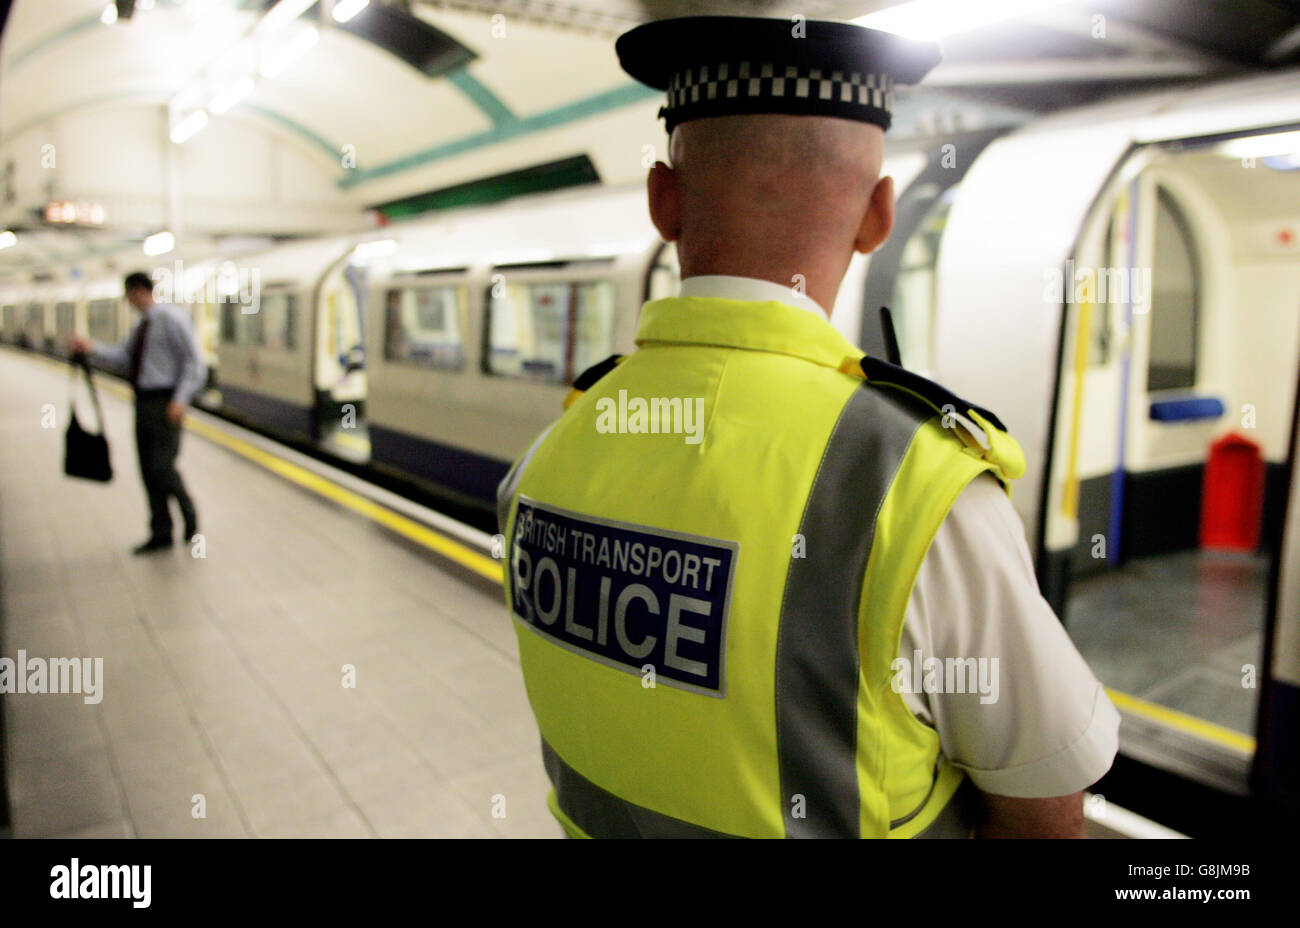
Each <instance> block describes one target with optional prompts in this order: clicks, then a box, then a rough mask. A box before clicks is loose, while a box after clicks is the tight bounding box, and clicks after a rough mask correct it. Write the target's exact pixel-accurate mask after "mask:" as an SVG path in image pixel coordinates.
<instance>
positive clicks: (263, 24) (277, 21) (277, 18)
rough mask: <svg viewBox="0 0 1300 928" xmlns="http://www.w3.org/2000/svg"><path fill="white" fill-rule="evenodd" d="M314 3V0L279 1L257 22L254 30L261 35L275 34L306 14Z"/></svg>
mask: <svg viewBox="0 0 1300 928" xmlns="http://www.w3.org/2000/svg"><path fill="white" fill-rule="evenodd" d="M315 2H316V0H280V2H279V3H277V4H276V5H275V6H273V7H271V9H270V10H268V11H267V13H266V15H265V16H263V17H262V18H261V20H259V21H258V23H257V26H256V27H255V28H256V29H257V31H259V32H263V33H268V32H275V31H276V30H277V29H281V28H283V27H285V26H287V25H289V23H291V22H293V21H294V20H295V19H297V18H298V17H299V16H301V15H302V14H303V13H306V12H307V11H308V10H309V9H311V7H312V4H314V3H315Z"/></svg>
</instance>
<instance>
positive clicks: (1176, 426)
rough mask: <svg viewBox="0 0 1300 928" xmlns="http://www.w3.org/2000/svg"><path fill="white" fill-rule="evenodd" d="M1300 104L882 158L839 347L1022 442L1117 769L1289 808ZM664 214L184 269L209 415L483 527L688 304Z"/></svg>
mask: <svg viewBox="0 0 1300 928" xmlns="http://www.w3.org/2000/svg"><path fill="white" fill-rule="evenodd" d="M1296 77H1297V75H1296V74H1295V73H1289V74H1284V75H1281V76H1275V77H1263V78H1248V79H1242V80H1235V81H1228V82H1224V83H1220V84H1213V85H1207V86H1202V87H1197V88H1191V89H1181V90H1177V91H1164V92H1161V93H1160V94H1158V95H1151V96H1144V97H1137V98H1131V99H1124V100H1120V101H1113V102H1107V103H1102V104H1097V105H1093V106H1090V107H1087V108H1084V109H1079V110H1074V111H1068V112H1062V113H1059V114H1056V115H1053V116H1050V117H1046V118H1042V119H1038V120H1035V121H1033V122H1031V123H1029V124H1027V125H1025V126H1021V127H1019V128H1016V129H1014V130H1010V131H1008V130H1002V129H991V130H987V131H981V132H969V133H962V134H957V135H953V136H950V137H948V138H946V139H944V140H942V141H937V142H934V143H932V144H928V145H927V144H921V143H914V144H912V145H910V146H907V147H900V148H892V149H891V150H890V153H889V156H888V158H887V160H886V164H885V170H886V171H887V172H888V173H890V174H892V175H893V176H894V177H895V180H896V187H897V189H898V191H899V200H898V210H897V212H898V219H897V224H896V229H895V233H894V235H893V236H891V238H890V240H889V241H888V242H887V243H886V244H885V245H884V246H883V247H882V248H881V249H880V250H879V251H877V252H876V253H875V254H874V255H872V256H871V257H870V258H869V259H867V258H864V257H862V256H858V257H856V258H855V260H854V262H853V264H852V265H851V267H850V269H849V272H848V275H847V277H846V279H845V282H844V285H843V287H842V288H841V291H840V293H839V297H838V300H837V303H836V306H835V307H834V312H833V314H832V317H831V318H832V322H833V324H835V325H836V326H837V328H839V329H840V330H841V331H842V332H844V334H845V335H846V336H847V337H849V338H850V339H851V340H853V341H854V342H856V343H857V344H860V345H861V346H862V347H863V348H864V349H865V350H867V351H868V352H869V353H872V354H876V355H885V354H886V353H887V351H888V352H889V353H892V354H894V355H895V356H896V357H898V358H899V359H900V362H901V363H902V365H903V366H905V367H907V368H909V369H911V370H914V371H917V372H919V373H921V374H924V375H926V376H930V377H933V378H934V379H936V380H939V381H941V382H943V383H944V384H945V385H946V386H948V387H950V388H951V389H953V390H954V391H955V392H956V393H957V394H958V395H961V396H966V397H970V398H971V399H972V400H973V401H975V402H978V403H980V404H981V405H983V406H986V407H988V408H991V409H993V410H995V411H996V412H997V413H998V415H999V416H1000V418H1001V419H1002V420H1003V421H1004V422H1006V423H1007V425H1008V427H1009V429H1010V431H1011V433H1012V435H1014V436H1015V437H1016V438H1017V439H1018V440H1019V441H1020V443H1021V444H1022V446H1023V447H1024V449H1025V452H1026V458H1027V462H1028V471H1027V473H1026V475H1025V476H1024V478H1022V479H1021V480H1020V481H1018V482H1017V484H1016V487H1015V491H1014V494H1013V501H1014V503H1015V505H1016V508H1017V511H1018V512H1019V514H1020V515H1021V517H1022V519H1023V520H1024V524H1025V529H1026V535H1027V537H1028V539H1029V541H1030V547H1031V550H1032V552H1033V554H1034V558H1035V564H1036V568H1037V571H1038V576H1039V582H1040V586H1041V587H1042V589H1043V592H1044V595H1045V596H1046V597H1047V599H1048V600H1049V602H1051V604H1052V605H1053V607H1054V608H1055V609H1056V611H1057V613H1058V614H1059V615H1060V616H1061V617H1062V620H1063V621H1065V622H1066V624H1067V627H1068V628H1069V630H1070V632H1071V635H1072V636H1073V637H1074V638H1075V641H1076V643H1078V644H1079V646H1080V650H1081V651H1083V653H1084V655H1085V657H1087V658H1088V659H1089V661H1090V662H1091V663H1092V664H1093V666H1094V669H1097V670H1098V675H1099V677H1101V679H1102V680H1103V682H1105V683H1107V685H1108V687H1109V688H1110V691H1111V695H1112V699H1113V701H1115V702H1116V704H1117V705H1118V706H1119V708H1120V709H1121V710H1122V711H1123V713H1124V717H1125V727H1124V730H1123V733H1122V741H1123V749H1124V751H1125V752H1126V753H1127V754H1129V755H1131V756H1133V757H1136V758H1138V759H1139V760H1140V761H1141V762H1143V763H1148V764H1151V765H1153V766H1156V767H1159V768H1160V769H1164V770H1170V771H1173V772H1174V773H1176V774H1177V775H1179V776H1182V777H1186V778H1189V779H1191V780H1195V781H1198V782H1201V783H1205V784H1207V785H1208V786H1209V787H1211V788H1213V789H1215V790H1219V791H1223V792H1225V793H1230V794H1239V793H1241V794H1244V793H1249V792H1251V791H1253V792H1254V793H1255V794H1257V795H1265V796H1268V797H1271V798H1272V799H1274V800H1278V801H1281V802H1284V803H1285V804H1286V806H1287V807H1288V808H1294V807H1295V805H1296V802H1297V796H1296V784H1297V783H1300V776H1298V775H1297V774H1300V758H1297V757H1296V747H1295V744H1296V741H1297V721H1296V718H1297V713H1298V712H1300V511H1298V510H1300V492H1297V490H1300V487H1297V485H1296V471H1295V468H1294V467H1293V461H1294V457H1295V454H1296V441H1297V431H1296V416H1297V403H1296V399H1297V387H1298V384H1297V381H1298V380H1300V365H1298V360H1300V260H1297V259H1300V122H1297V118H1296V115H1295V114H1296V113H1297V112H1300V106H1297V103H1298V102H1300V93H1297V91H1296V87H1297V81H1296ZM644 198H645V194H644V191H643V190H641V189H610V188H579V189H576V190H569V191H562V192H556V193H551V194H544V195H539V196H534V197H529V198H523V199H517V200H512V201H509V202H507V203H504V204H497V205H492V206H484V207H479V208H474V209H466V210H460V211H455V212H451V213H447V214H444V215H440V216H438V217H437V218H435V219H432V220H421V219H417V220H411V221H408V222H405V223H401V224H397V225H394V226H391V227H389V228H387V229H385V230H383V231H382V232H381V233H374V232H372V233H368V234H365V235H357V236H352V237H336V238H331V239H322V240H316V241H303V242H297V243H293V244H289V245H284V246H281V247H278V248H275V249H273V250H271V251H268V252H266V253H264V254H247V255H239V256H231V257H230V259H229V260H220V261H212V262H209V263H207V264H206V265H203V266H201V267H197V268H193V269H188V270H184V271H182V270H181V269H179V268H178V269H177V270H176V272H175V273H174V274H173V277H175V278H177V280H178V281H179V280H180V278H184V279H185V288H186V289H187V291H189V292H188V293H187V296H186V299H185V302H186V303H187V304H188V305H190V306H191V307H192V308H193V312H194V314H195V320H196V325H197V328H198V331H199V332H200V338H201V341H202V342H203V344H204V353H205V355H206V356H207V357H208V360H209V362H210V366H211V368H212V370H213V371H214V372H215V373H214V377H213V380H212V383H211V384H210V389H209V390H208V391H206V392H205V393H204V395H203V397H202V399H201V402H203V403H204V404H206V405H208V406H210V407H211V408H214V409H218V410H221V411H224V412H227V413H230V414H233V415H235V416H237V417H239V418H241V419H243V420H245V421H248V422H251V423H253V424H256V425H259V426H262V427H265V428H268V429H270V430H272V431H275V432H278V433H280V434H283V435H287V436H290V437H293V438H296V439H298V440H300V441H311V442H315V443H317V444H318V445H319V446H320V447H321V448H322V449H324V450H325V451H326V452H327V453H329V454H333V455H337V456H338V457H340V458H344V459H346V460H349V461H352V462H366V463H368V465H369V466H371V467H373V468H375V469H377V470H381V471H384V472H388V473H397V474H401V475H403V476H405V477H408V478H411V479H412V480H414V481H418V482H422V483H424V484H427V485H430V486H436V487H438V488H439V489H440V492H444V493H447V494H450V495H452V496H454V497H455V498H456V499H457V500H459V501H461V502H464V503H465V504H467V505H471V506H478V507H480V508H481V509H482V510H483V511H484V512H487V511H489V510H490V507H491V505H492V500H493V498H494V495H495V487H496V484H497V482H498V481H499V480H500V478H501V476H502V475H503V474H504V473H505V471H506V469H507V468H508V466H509V463H510V462H511V461H512V460H513V459H514V458H515V457H516V456H517V455H518V454H519V453H521V452H522V450H523V449H524V448H525V447H526V446H527V445H528V443H529V442H530V440H531V439H532V438H533V437H534V436H535V435H536V434H537V433H539V432H540V431H541V430H542V429H543V428H544V427H545V426H546V425H547V424H548V423H549V422H550V421H551V419H553V418H554V416H555V415H556V414H557V412H558V410H559V409H560V406H561V402H562V400H563V397H564V395H565V393H566V392H567V389H568V386H569V384H570V383H571V382H572V380H573V379H574V377H575V376H576V375H577V374H578V373H580V372H581V371H582V370H583V369H584V368H585V367H587V366H588V365H590V364H593V363H595V362H597V361H599V360H601V359H603V358H605V357H607V356H608V355H610V354H613V353H625V352H628V351H630V350H633V348H634V346H633V344H632V338H633V333H634V329H635V325H636V316H637V311H638V309H639V307H640V305H641V304H642V302H643V301H645V300H647V299H654V298H656V297H659V296H662V295H668V294H671V293H673V292H674V288H675V286H676V284H677V281H678V269H677V266H676V261H675V256H674V253H673V249H672V248H671V246H665V245H664V244H663V243H662V242H661V241H660V240H659V238H658V236H657V234H656V233H655V230H654V229H653V227H652V226H651V224H650V222H649V219H648V216H647V214H646V208H645V199H644ZM114 287H116V288H117V289H116V290H114ZM82 289H83V292H82V293H81V295H80V296H79V297H78V295H77V294H76V293H75V292H74V290H75V288H67V287H60V286H58V285H54V284H47V285H42V286H41V287H29V288H20V287H16V288H13V289H12V290H10V291H7V292H6V291H0V307H2V309H3V320H2V321H3V329H2V330H0V332H2V334H3V338H4V339H5V340H6V341H11V342H22V343H25V344H27V345H29V346H31V347H35V348H38V349H41V350H47V351H57V350H58V349H59V344H60V337H61V335H63V334H65V333H66V332H67V331H70V330H72V329H77V330H88V331H90V332H91V334H94V335H95V337H97V338H104V339H105V340H113V339H114V338H121V337H122V335H123V334H124V332H125V331H126V326H127V325H128V324H129V318H128V312H127V310H126V309H125V308H123V307H122V305H121V304H122V301H121V300H120V299H119V300H117V302H116V304H115V305H114V304H113V302H112V301H113V300H114V297H115V295H116V296H119V297H120V282H116V283H115V282H112V281H104V282H101V283H95V284H87V285H86V286H85V287H84V288H82ZM881 306H889V307H890V308H891V311H892V320H893V325H892V328H893V330H894V331H893V332H892V333H887V332H886V330H885V327H884V326H883V324H882V321H881V315H880V314H879V313H878V310H879V307H881ZM101 333H102V334H101ZM891 334H892V337H891ZM1207 527H1208V528H1207ZM1207 532H1208V534H1207ZM1225 539H1226V540H1225Z"/></svg>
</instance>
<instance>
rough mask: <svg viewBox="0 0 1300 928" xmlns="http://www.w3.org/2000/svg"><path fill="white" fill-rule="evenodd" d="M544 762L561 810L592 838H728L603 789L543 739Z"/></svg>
mask: <svg viewBox="0 0 1300 928" xmlns="http://www.w3.org/2000/svg"><path fill="white" fill-rule="evenodd" d="M542 761H543V763H545V765H546V773H547V775H548V776H550V778H551V785H553V786H554V787H555V796H556V798H557V799H558V800H559V803H560V809H561V810H562V811H563V812H564V814H565V815H567V816H568V817H569V818H570V819H572V820H573V824H575V825H577V826H578V827H579V828H581V829H582V830H583V832H584V833H585V834H587V835H588V836H590V837H592V838H729V837H732V836H731V835H725V834H722V833H721V832H717V831H711V830H710V829H708V828H701V827H700V826H699V825H692V824H691V823H690V822H683V821H682V820H681V819H677V818H673V817H672V816H669V815H661V814H660V813H658V812H653V811H651V810H650V809H646V808H643V807H642V806H638V805H634V804H633V803H630V802H628V801H626V800H624V799H620V798H619V797H617V796H615V795H614V794H613V793H611V792H609V791H608V790H604V789H601V788H600V787H599V786H597V785H596V784H595V783H592V782H591V781H590V780H588V779H587V778H586V777H584V776H583V775H582V774H580V773H578V771H576V770H574V769H573V768H572V767H570V766H569V765H568V764H566V763H565V762H564V761H563V760H562V759H561V758H560V755H559V754H556V753H555V750H554V749H553V748H552V747H551V746H550V745H549V744H547V743H546V739H544V738H543V739H542Z"/></svg>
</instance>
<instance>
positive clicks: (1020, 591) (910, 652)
mask: <svg viewBox="0 0 1300 928" xmlns="http://www.w3.org/2000/svg"><path fill="white" fill-rule="evenodd" d="M899 652H900V653H899V656H900V657H901V658H903V659H904V660H906V661H908V662H909V664H908V666H910V664H911V663H912V662H915V661H916V660H917V659H920V660H922V661H924V660H925V659H927V658H930V657H935V658H938V659H939V660H940V661H944V660H946V659H948V658H956V659H962V660H965V659H968V658H975V659H976V662H977V665H980V667H981V669H980V673H981V674H983V675H982V676H981V677H980V682H981V686H980V687H978V689H979V690H980V691H979V692H969V691H968V692H942V691H941V690H942V688H943V687H942V681H940V680H936V682H940V685H939V686H938V687H931V688H929V689H931V691H929V692H920V693H906V692H905V693H904V699H905V700H906V701H907V704H908V706H909V707H910V708H911V709H912V711H913V713H914V714H915V715H916V716H917V717H918V718H920V719H921V721H923V722H925V723H926V724H928V725H931V726H932V727H933V728H934V729H935V730H936V731H937V733H938V735H939V743H940V746H941V749H942V750H943V753H944V754H945V756H947V757H948V759H949V760H951V761H952V762H953V763H954V764H955V765H956V766H958V767H960V768H961V769H963V770H964V771H965V772H966V773H967V775H969V776H970V778H971V780H972V782H974V784H975V786H976V787H978V788H979V789H980V790H981V791H982V792H985V793H992V794H995V795H999V796H1013V797H1020V798H1044V797H1049V796H1065V795H1068V794H1070V793H1075V792H1078V791H1079V790H1082V789H1085V788H1086V787H1088V786H1090V785H1092V784H1093V783H1095V782H1096V781H1097V780H1099V779H1101V777H1102V775H1103V774H1105V772H1106V771H1107V770H1109V769H1110V765H1111V763H1112V762H1113V760H1114V758H1115V753H1116V751H1117V749H1118V738H1119V713H1118V712H1116V711H1115V707H1114V706H1112V705H1111V702H1110V700H1109V699H1108V698H1107V696H1106V692H1105V689H1104V688H1103V687H1102V685H1101V684H1100V683H1099V682H1098V681H1097V678H1096V677H1095V676H1094V675H1093V673H1092V671H1091V670H1090V669H1089V667H1088V665H1087V663H1085V661H1084V659H1083V657H1082V656H1081V655H1080V654H1079V652H1078V650H1077V649H1076V648H1075V647H1074V643H1073V642H1071V641H1070V638H1069V636H1068V635H1067V634H1066V632H1065V628H1064V626H1062V624H1061V622H1060V620H1059V619H1057V617H1056V614H1055V613H1054V612H1053V611H1052V608H1051V606H1049V605H1048V604H1047V601H1046V600H1045V599H1043V597H1042V595H1041V594H1040V593H1039V591H1038V584H1037V581H1036V580H1035V578H1034V571H1033V562H1032V559H1031V558H1030V555H1029V548H1028V545H1027V544H1026V541H1025V533H1024V528H1023V526H1022V525H1021V522H1020V519H1019V517H1018V516H1017V515H1016V512H1015V510H1014V509H1013V508H1012V506H1011V501H1010V499H1009V498H1008V497H1007V495H1006V493H1005V492H1004V491H1003V490H1002V488H1001V486H1000V485H999V484H998V482H997V480H996V479H995V478H994V477H993V476H992V475H991V474H982V475H980V476H979V477H978V478H976V479H975V480H974V481H972V483H971V485H970V486H969V487H967V488H966V490H965V491H963V492H962V494H961V496H959V497H958V499H957V502H956V503H955V504H954V505H953V508H952V509H951V511H950V512H949V514H948V517H947V518H946V519H945V520H944V523H943V525H941V526H940V528H939V531H938V533H937V534H936V535H935V539H934V543H933V544H932V545H931V547H930V550H929V552H928V553H927V554H926V557H925V561H924V562H923V563H922V566H921V570H920V573H919V574H918V576H917V581H916V584H915V586H914V587H913V588H912V595H911V598H910V600H909V602H908V608H907V615H906V618H905V620H904V626H903V636H902V645H901V647H900V649H899ZM917 652H920V653H919V654H918V653H917ZM937 676H938V677H942V676H943V675H942V674H939V675H937ZM922 689H927V687H924V686H923V687H922ZM966 689H967V690H971V689H972V688H971V687H969V686H967V687H966ZM936 690H938V691H936Z"/></svg>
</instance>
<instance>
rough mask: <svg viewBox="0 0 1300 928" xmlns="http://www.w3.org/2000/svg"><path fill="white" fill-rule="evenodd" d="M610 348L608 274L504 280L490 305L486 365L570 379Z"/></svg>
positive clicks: (502, 371)
mask: <svg viewBox="0 0 1300 928" xmlns="http://www.w3.org/2000/svg"><path fill="white" fill-rule="evenodd" d="M613 350H614V285H613V284H612V283H610V282H609V281H607V280H596V281H584V282H571V281H548V282H545V283H540V282H539V283H528V284H506V285H505V286H504V287H502V288H500V294H499V295H498V293H497V292H495V288H494V292H493V294H492V298H491V299H490V300H489V305H488V351H487V353H486V356H485V358H484V369H485V370H486V371H487V372H488V373H491V374H499V375H502V376H507V377H528V378H530V379H533V380H542V381H547V382H549V383H572V382H573V378H574V377H575V376H576V375H577V374H579V373H581V372H582V371H583V370H585V369H586V368H588V367H590V366H591V365H593V364H595V363H596V362H597V361H601V360H603V359H605V358H607V357H609V355H610V354H612V353H613Z"/></svg>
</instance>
